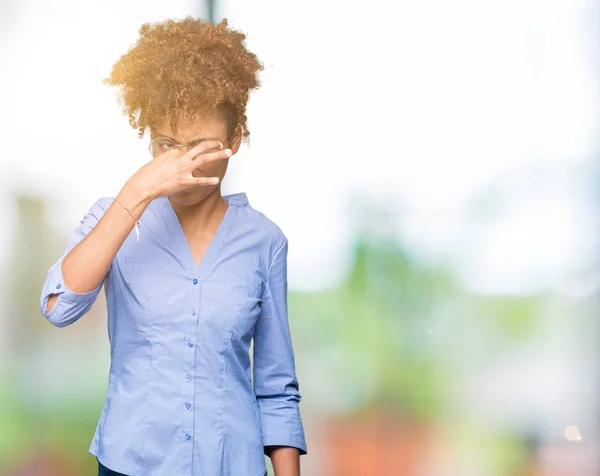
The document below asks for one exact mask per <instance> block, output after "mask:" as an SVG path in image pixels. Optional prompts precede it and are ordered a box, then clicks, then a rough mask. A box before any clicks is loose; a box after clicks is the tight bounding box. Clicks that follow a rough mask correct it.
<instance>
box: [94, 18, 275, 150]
mask: <svg viewBox="0 0 600 476" xmlns="http://www.w3.org/2000/svg"><path fill="white" fill-rule="evenodd" d="M139 34H140V36H139V38H138V40H137V42H136V43H135V44H134V45H133V46H132V47H131V48H130V49H129V50H128V52H127V53H125V54H124V55H123V56H121V58H120V59H119V61H117V62H116V63H115V64H114V65H113V67H112V71H111V74H110V76H109V77H108V78H106V79H105V80H104V83H105V84H108V85H111V86H116V87H117V88H118V93H119V94H118V100H119V102H120V104H121V106H122V107H123V113H124V114H126V115H128V117H129V123H130V124H131V126H132V127H133V128H134V129H138V133H139V137H140V138H141V137H143V135H144V131H145V130H146V128H147V127H148V128H149V129H150V131H151V133H152V132H153V131H154V126H155V123H156V121H157V120H160V119H164V118H170V124H171V127H172V128H173V130H176V127H177V126H176V124H177V121H178V119H179V118H185V119H193V118H194V117H195V116H196V114H200V115H212V114H220V116H221V117H222V118H223V119H224V120H226V121H227V123H228V127H229V133H230V134H231V133H232V132H233V130H234V129H235V127H236V126H238V125H239V126H240V127H241V130H242V137H243V138H244V139H247V138H248V136H249V131H248V126H247V124H246V123H247V117H246V105H247V102H248V97H249V94H250V92H251V91H252V90H254V89H257V88H258V87H259V86H260V81H259V79H258V72H259V71H261V70H262V69H263V65H262V63H261V62H260V61H259V60H258V58H257V56H256V55H255V54H254V53H251V52H250V51H248V50H247V48H246V45H245V40H246V35H245V34H244V33H242V32H240V31H237V30H234V29H232V28H230V27H228V22H227V20H226V19H224V20H222V21H221V23H219V24H213V23H209V22H207V21H204V20H201V19H195V18H193V17H190V16H188V17H186V18H184V19H183V20H165V21H163V22H156V23H144V24H143V25H142V26H141V27H140V29H139Z"/></svg>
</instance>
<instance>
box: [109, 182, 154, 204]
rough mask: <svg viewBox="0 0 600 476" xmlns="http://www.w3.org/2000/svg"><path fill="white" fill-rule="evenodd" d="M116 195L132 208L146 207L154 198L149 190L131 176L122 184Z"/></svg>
mask: <svg viewBox="0 0 600 476" xmlns="http://www.w3.org/2000/svg"><path fill="white" fill-rule="evenodd" d="M117 197H119V198H120V199H121V200H123V201H125V202H126V203H127V204H128V205H129V206H130V207H132V208H139V207H143V208H146V207H147V206H148V204H149V203H150V202H151V201H152V200H154V199H155V198H156V197H154V196H153V195H152V192H151V191H150V190H148V189H147V188H146V187H144V186H143V185H142V184H140V183H139V182H137V181H136V180H134V179H133V177H132V178H131V179H129V180H128V181H127V182H126V183H125V185H123V188H121V191H120V192H119V193H118V195H117Z"/></svg>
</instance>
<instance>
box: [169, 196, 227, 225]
mask: <svg viewBox="0 0 600 476" xmlns="http://www.w3.org/2000/svg"><path fill="white" fill-rule="evenodd" d="M169 201H170V202H171V205H172V206H173V210H175V213H176V214H177V217H178V218H179V222H180V223H181V227H182V228H184V229H189V230H190V231H194V230H200V229H203V228H205V227H206V226H208V225H209V224H210V223H211V222H212V221H213V220H215V219H216V218H217V217H218V218H219V220H220V218H221V217H222V215H223V213H224V212H225V210H226V209H227V206H228V203H227V200H225V199H224V198H223V197H222V195H221V187H217V188H215V190H214V191H213V192H212V193H211V194H210V195H208V196H207V197H206V198H205V199H204V200H202V201H201V202H199V203H197V204H195V205H188V206H186V205H180V204H178V203H175V202H174V201H173V200H171V198H170V197H169Z"/></svg>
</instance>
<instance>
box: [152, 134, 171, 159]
mask: <svg viewBox="0 0 600 476" xmlns="http://www.w3.org/2000/svg"><path fill="white" fill-rule="evenodd" d="M175 147H176V145H175V142H173V141H172V140H171V139H167V138H166V137H159V138H157V139H154V140H153V141H152V155H153V156H154V157H156V156H157V155H160V154H162V153H163V152H167V151H169V150H172V149H175Z"/></svg>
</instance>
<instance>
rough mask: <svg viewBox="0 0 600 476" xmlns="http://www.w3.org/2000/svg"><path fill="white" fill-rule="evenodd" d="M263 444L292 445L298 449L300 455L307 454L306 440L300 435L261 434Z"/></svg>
mask: <svg viewBox="0 0 600 476" xmlns="http://www.w3.org/2000/svg"><path fill="white" fill-rule="evenodd" d="M263 446H292V447H294V448H298V449H299V450H300V455H305V454H307V448H306V441H305V439H304V436H301V435H267V436H263Z"/></svg>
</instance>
